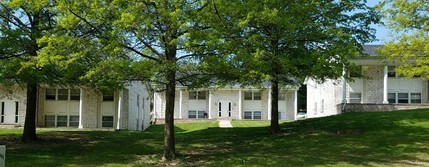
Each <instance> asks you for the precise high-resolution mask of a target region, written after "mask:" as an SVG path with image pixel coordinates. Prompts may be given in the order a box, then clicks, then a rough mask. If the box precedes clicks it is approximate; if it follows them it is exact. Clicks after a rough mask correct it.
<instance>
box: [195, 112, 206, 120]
mask: <svg viewBox="0 0 429 167" xmlns="http://www.w3.org/2000/svg"><path fill="white" fill-rule="evenodd" d="M197 116H198V118H206V112H205V111H198V115H197Z"/></svg>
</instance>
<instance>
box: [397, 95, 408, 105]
mask: <svg viewBox="0 0 429 167" xmlns="http://www.w3.org/2000/svg"><path fill="white" fill-rule="evenodd" d="M398 103H408V93H398Z"/></svg>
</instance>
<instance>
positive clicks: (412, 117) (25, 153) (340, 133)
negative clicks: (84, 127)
mask: <svg viewBox="0 0 429 167" xmlns="http://www.w3.org/2000/svg"><path fill="white" fill-rule="evenodd" d="M427 122H429V111H427V110H415V111H408V112H389V113H348V114H343V115H339V116H332V117H326V118H319V119H307V120H300V121H295V122H287V123H283V124H281V127H282V130H283V131H284V133H282V134H278V135H271V134H269V132H268V127H251V128H214V127H213V126H212V124H198V123H195V124H186V125H184V124H180V125H178V126H177V127H176V148H177V153H178V155H179V156H178V158H177V159H176V160H174V161H172V162H162V161H160V159H161V154H162V150H163V125H154V126H151V127H150V128H149V129H148V130H147V131H144V132H137V131H46V132H42V133H41V134H40V135H41V136H42V138H45V139H48V140H47V142H46V143H43V142H42V143H38V144H37V143H36V144H29V145H24V146H23V145H20V144H19V143H18V144H17V146H16V147H15V149H13V147H12V149H11V150H9V149H8V153H7V161H6V165H7V166H124V165H127V166H174V165H176V166H243V165H244V164H246V165H247V166H316V165H324V166H334V165H340V166H351V165H356V166H425V165H426V166H427V165H428V164H429V162H428V161H429V155H428V154H427V153H428V152H429V123H427ZM215 124H216V123H213V125H215ZM203 125H204V126H203ZM182 127H185V128H182ZM189 127H192V128H189ZM189 129H193V130H189ZM59 136H62V138H61V137H59ZM3 137H4V136H0V138H1V139H3ZM12 137H13V136H12ZM50 137H53V139H54V140H53V141H49V139H50ZM18 146H21V147H18ZM9 148H10V147H9Z"/></svg>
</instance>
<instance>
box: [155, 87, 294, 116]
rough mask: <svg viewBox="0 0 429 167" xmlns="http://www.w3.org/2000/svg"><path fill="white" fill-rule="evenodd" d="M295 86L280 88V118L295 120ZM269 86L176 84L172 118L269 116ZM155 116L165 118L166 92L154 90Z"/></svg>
mask: <svg viewBox="0 0 429 167" xmlns="http://www.w3.org/2000/svg"><path fill="white" fill-rule="evenodd" d="M297 91H298V87H291V86H288V87H284V88H283V89H282V90H281V91H280V92H279V119H281V120H295V119H296V114H297ZM270 92H271V90H270V88H269V87H268V88H265V89H256V88H242V87H240V86H232V87H228V88H219V89H211V88H206V89H197V90H188V89H187V87H185V86H177V87H176V97H175V103H174V105H175V106H174V118H175V119H218V118H227V119H249V120H252V119H253V120H260V119H262V120H270V119H271V99H272V98H271V93H270ZM154 114H155V118H158V119H164V118H165V92H155V93H154Z"/></svg>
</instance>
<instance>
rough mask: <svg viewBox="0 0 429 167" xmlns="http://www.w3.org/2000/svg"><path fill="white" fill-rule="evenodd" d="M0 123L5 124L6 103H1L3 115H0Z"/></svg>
mask: <svg viewBox="0 0 429 167" xmlns="http://www.w3.org/2000/svg"><path fill="white" fill-rule="evenodd" d="M0 117H1V118H0V119H1V120H0V123H4V102H1V115H0Z"/></svg>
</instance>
